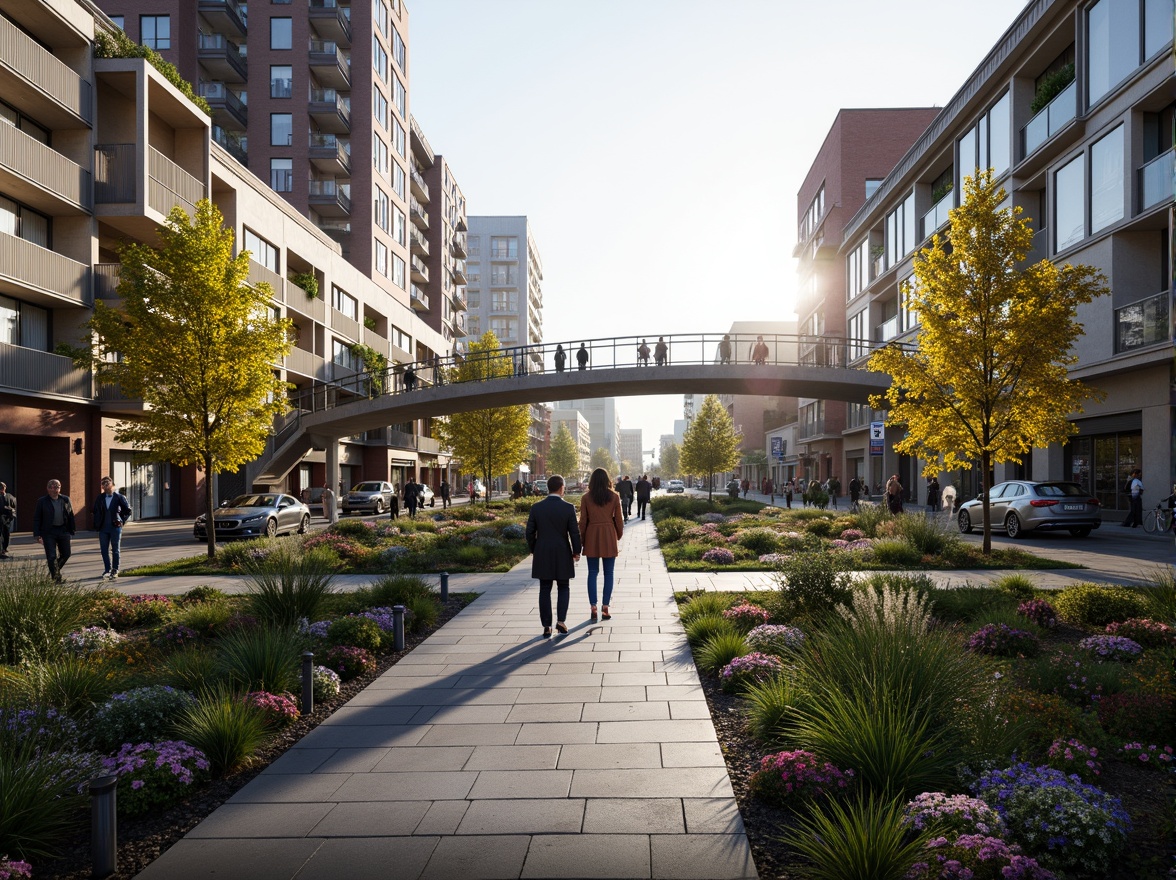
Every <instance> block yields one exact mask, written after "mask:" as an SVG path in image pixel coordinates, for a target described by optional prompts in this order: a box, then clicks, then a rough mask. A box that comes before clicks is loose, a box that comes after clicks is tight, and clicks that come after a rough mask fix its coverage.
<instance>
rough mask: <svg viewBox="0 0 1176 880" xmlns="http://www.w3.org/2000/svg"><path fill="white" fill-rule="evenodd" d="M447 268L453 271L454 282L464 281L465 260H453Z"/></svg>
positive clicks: (462, 282)
mask: <svg viewBox="0 0 1176 880" xmlns="http://www.w3.org/2000/svg"><path fill="white" fill-rule="evenodd" d="M449 269H450V271H451V272H453V283H454V284H465V283H466V273H465V260H454V261H453V265H452V266H450V267H449Z"/></svg>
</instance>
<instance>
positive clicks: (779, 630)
mask: <svg viewBox="0 0 1176 880" xmlns="http://www.w3.org/2000/svg"><path fill="white" fill-rule="evenodd" d="M803 644H804V633H803V632H802V631H801V630H800V628H799V627H795V626H787V625H785V624H773V623H764V624H760V625H759V626H757V627H755V628H754V629H752V630H751V632H749V633H748V634H747V647H748V648H750V649H751V650H752V651H759V652H760V653H761V654H774V655H775V656H777V657H787V656H788V655H790V654H792V653H793V652H794V651H798V650H800V648H801V646H802V645H803Z"/></svg>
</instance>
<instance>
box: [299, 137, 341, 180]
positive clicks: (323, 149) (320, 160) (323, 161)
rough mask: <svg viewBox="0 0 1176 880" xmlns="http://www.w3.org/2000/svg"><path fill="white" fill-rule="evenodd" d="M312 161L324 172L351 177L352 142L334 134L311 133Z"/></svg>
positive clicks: (310, 155) (333, 175)
mask: <svg viewBox="0 0 1176 880" xmlns="http://www.w3.org/2000/svg"><path fill="white" fill-rule="evenodd" d="M308 157H309V158H310V163H311V164H312V165H313V166H314V167H315V168H317V169H318V170H319V171H321V172H322V173H323V174H329V175H331V176H332V177H351V143H350V142H349V141H345V140H343V139H341V138H338V137H336V136H335V135H333V134H325V133H323V132H320V131H312V132H311V133H310V151H309V153H308Z"/></svg>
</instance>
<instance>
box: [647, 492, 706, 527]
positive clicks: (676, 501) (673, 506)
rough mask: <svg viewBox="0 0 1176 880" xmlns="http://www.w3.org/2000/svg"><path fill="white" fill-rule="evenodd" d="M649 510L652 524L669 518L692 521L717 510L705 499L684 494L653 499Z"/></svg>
mask: <svg viewBox="0 0 1176 880" xmlns="http://www.w3.org/2000/svg"><path fill="white" fill-rule="evenodd" d="M650 508H651V510H652V512H653V520H654V522H657V521H658V520H660V519H663V518H665V517H670V516H676V517H680V518H682V519H687V520H693V519H694V518H695V517H696V516H702V515H703V514H704V513H711V512H712V511H715V510H718V507H717V506H716V505H714V504H711V503H710V502H709V501H707V500H706V499H705V498H692V497H691V496H689V495H686V494H682V495H666V496H665V497H662V498H655V499H653V502H652V504H651V505H650Z"/></svg>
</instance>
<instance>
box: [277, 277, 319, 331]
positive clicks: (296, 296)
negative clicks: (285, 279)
mask: <svg viewBox="0 0 1176 880" xmlns="http://www.w3.org/2000/svg"><path fill="white" fill-rule="evenodd" d="M286 311H287V312H291V311H293V312H297V313H298V314H299V315H305V316H306V317H308V318H310V319H311V320H312V321H314V322H315V323H316V324H322V323H324V322H325V321H326V320H327V304H326V302H325V301H324V300H323V298H322V297H321V296H313V297H312V296H311V295H310V294H308V293H307V292H306V291H305V290H303V289H302V288H301V287H299V286H298V285H296V284H293V283H291V284H288V285H286Z"/></svg>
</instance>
